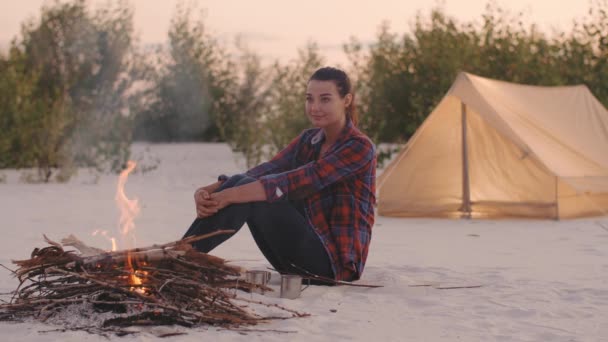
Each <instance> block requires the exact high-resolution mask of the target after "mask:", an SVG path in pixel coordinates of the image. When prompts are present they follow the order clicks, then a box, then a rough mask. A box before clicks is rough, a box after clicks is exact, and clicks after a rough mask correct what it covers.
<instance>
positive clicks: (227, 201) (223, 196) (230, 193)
mask: <svg viewBox="0 0 608 342" xmlns="http://www.w3.org/2000/svg"><path fill="white" fill-rule="evenodd" d="M235 191H236V188H229V189H226V190H223V191H220V192H214V193H212V194H211V195H210V200H211V201H214V202H215V203H217V205H216V206H215V207H214V209H217V210H221V209H224V208H225V207H227V206H229V205H231V204H233V203H235V200H234V195H235Z"/></svg>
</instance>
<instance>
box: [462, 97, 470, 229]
mask: <svg viewBox="0 0 608 342" xmlns="http://www.w3.org/2000/svg"><path fill="white" fill-rule="evenodd" d="M460 112H461V122H462V207H461V208H460V211H462V216H461V218H466V219H470V218H471V192H470V186H469V157H468V151H467V150H468V148H467V106H466V105H465V104H464V102H462V101H460Z"/></svg>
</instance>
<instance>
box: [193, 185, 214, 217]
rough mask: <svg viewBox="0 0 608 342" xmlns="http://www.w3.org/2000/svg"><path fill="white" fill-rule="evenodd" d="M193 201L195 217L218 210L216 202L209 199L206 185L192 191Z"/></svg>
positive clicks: (209, 214) (207, 215) (205, 215)
mask: <svg viewBox="0 0 608 342" xmlns="http://www.w3.org/2000/svg"><path fill="white" fill-rule="evenodd" d="M194 203H195V204H196V217H198V218H204V217H209V216H211V215H213V214H215V213H217V211H218V210H219V209H218V208H217V206H218V203H217V201H214V200H212V199H211V194H210V193H209V189H208V187H202V188H199V189H198V190H196V192H195V193H194Z"/></svg>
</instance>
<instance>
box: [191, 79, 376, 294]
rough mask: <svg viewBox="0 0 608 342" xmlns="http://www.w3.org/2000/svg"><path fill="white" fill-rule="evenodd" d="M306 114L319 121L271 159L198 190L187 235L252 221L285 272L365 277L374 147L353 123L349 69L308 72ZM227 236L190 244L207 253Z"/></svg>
mask: <svg viewBox="0 0 608 342" xmlns="http://www.w3.org/2000/svg"><path fill="white" fill-rule="evenodd" d="M306 114H307V116H308V118H309V119H310V121H311V123H312V125H313V126H315V128H312V129H308V130H305V131H304V132H302V133H301V134H300V135H299V136H298V137H297V138H295V139H294V140H293V141H292V142H291V143H290V144H289V145H288V146H287V147H286V148H285V149H284V150H282V151H280V152H279V153H278V154H277V155H276V156H275V157H274V158H272V159H271V160H270V161H268V162H265V163H262V164H260V165H258V166H256V167H254V168H252V169H250V170H249V171H247V172H246V173H245V174H241V175H235V176H232V177H230V178H228V177H226V176H220V179H219V180H218V182H216V183H214V184H211V185H208V186H205V187H202V188H200V189H198V190H197V191H196V193H195V195H194V198H195V203H196V209H197V219H196V220H195V221H194V223H192V226H191V227H190V229H188V231H187V232H186V234H185V236H184V238H185V237H188V236H193V235H202V234H208V233H211V232H213V231H216V230H220V229H233V230H239V229H240V228H241V227H242V226H243V225H244V224H245V223H247V225H248V226H249V229H250V230H251V234H252V235H253V238H254V240H255V242H256V244H257V245H258V247H259V248H260V250H261V251H262V253H263V254H264V256H265V257H266V259H268V262H270V264H271V265H272V266H273V267H274V268H275V269H276V270H277V271H278V272H280V273H290V274H301V275H303V276H304V277H310V276H311V275H315V276H317V277H312V278H313V279H314V278H316V279H317V280H318V279H325V280H332V281H335V280H340V281H353V280H357V279H359V278H360V277H361V274H362V273H363V267H364V266H365V260H366V258H367V252H368V247H369V244H370V239H371V229H372V226H373V224H374V205H375V201H376V198H375V177H376V154H375V146H374V144H373V143H372V142H371V140H370V139H369V138H368V137H367V136H365V135H364V134H363V133H361V132H360V131H359V130H358V129H357V128H356V124H357V113H356V111H355V98H354V94H353V93H352V89H351V82H350V80H349V78H348V76H347V75H346V73H345V72H344V71H342V70H339V69H336V68H330V67H326V68H321V69H319V70H317V71H316V72H315V73H314V74H313V75H312V76H311V77H310V80H309V81H308V86H307V90H306ZM230 236H231V235H226V234H224V235H217V236H214V237H212V238H208V239H204V240H201V241H198V242H195V243H193V246H194V247H195V248H196V249H198V250H200V251H202V252H205V253H207V252H209V251H211V250H212V249H213V248H215V247H216V246H218V245H219V244H221V243H222V242H224V241H225V240H227V239H228V238H230ZM329 283H331V282H329Z"/></svg>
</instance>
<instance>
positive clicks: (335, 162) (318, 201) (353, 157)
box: [247, 121, 376, 281]
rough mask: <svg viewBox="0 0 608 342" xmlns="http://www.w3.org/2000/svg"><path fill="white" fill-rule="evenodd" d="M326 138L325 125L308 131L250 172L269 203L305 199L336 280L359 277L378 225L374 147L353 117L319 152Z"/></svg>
mask: <svg viewBox="0 0 608 342" xmlns="http://www.w3.org/2000/svg"><path fill="white" fill-rule="evenodd" d="M324 141H325V137H324V134H323V130H322V129H320V128H313V129H308V130H305V131H304V132H302V134H300V135H299V136H298V137H297V138H296V139H294V140H293V141H292V142H291V143H290V144H289V145H288V146H287V147H286V148H285V149H283V150H282V151H281V152H279V153H278V154H277V155H276V156H275V157H274V158H272V159H271V160H270V161H268V162H265V163H262V164H260V165H258V166H256V167H254V168H252V169H250V170H249V171H247V175H248V176H250V177H253V178H256V179H258V180H260V182H261V183H262V185H263V186H264V190H265V192H266V199H267V200H268V202H277V201H294V200H302V201H303V203H304V213H305V216H306V219H307V220H308V222H309V224H310V225H311V227H313V228H314V229H315V231H316V233H317V234H318V235H319V237H320V238H321V241H323V244H324V245H325V249H326V250H327V252H328V254H329V256H330V258H331V260H332V266H333V270H334V275H335V277H336V279H337V280H346V281H352V280H357V279H359V278H360V277H361V274H362V272H363V267H364V266H365V260H366V259H367V252H368V247H369V243H370V239H371V233H372V226H373V224H374V205H375V203H376V196H375V193H376V185H375V182H376V152H375V150H376V149H375V146H374V144H373V143H372V142H371V140H370V139H369V138H368V137H367V136H365V135H364V134H363V133H361V132H360V131H359V130H358V129H357V128H356V127H355V126H354V125H353V124H352V122H351V121H348V122H347V124H346V126H345V127H344V129H343V130H342V132H341V133H340V136H339V137H338V139H337V140H336V142H335V143H334V144H333V145H332V146H330V148H329V149H328V150H327V152H325V154H324V155H322V156H319V153H320V149H321V145H322V143H323V142H324Z"/></svg>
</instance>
